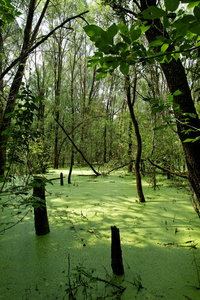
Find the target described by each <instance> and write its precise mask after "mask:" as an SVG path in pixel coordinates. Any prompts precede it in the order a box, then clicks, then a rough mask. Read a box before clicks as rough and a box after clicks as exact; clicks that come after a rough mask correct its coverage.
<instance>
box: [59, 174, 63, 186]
mask: <svg viewBox="0 0 200 300" xmlns="http://www.w3.org/2000/svg"><path fill="white" fill-rule="evenodd" d="M60 185H63V173H60Z"/></svg>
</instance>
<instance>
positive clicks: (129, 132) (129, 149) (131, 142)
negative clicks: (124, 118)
mask: <svg viewBox="0 0 200 300" xmlns="http://www.w3.org/2000/svg"><path fill="white" fill-rule="evenodd" d="M132 132H133V123H132V122H131V121H130V122H129V128H128V157H129V161H130V163H129V164H128V172H129V173H131V172H133V164H132V163H131V160H132V152H133V150H132V147H133V140H132V139H133V137H132Z"/></svg>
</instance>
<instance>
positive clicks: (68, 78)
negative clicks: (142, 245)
mask: <svg viewBox="0 0 200 300" xmlns="http://www.w3.org/2000/svg"><path fill="white" fill-rule="evenodd" d="M154 2H155V1H153V2H152V3H149V7H155V8H156V9H155V10H152V11H148V9H149V8H147V13H148V14H147V13H146V15H145V13H144V14H143V18H146V19H147V21H148V22H154V20H158V18H162V17H163V24H164V25H163V26H164V27H163V28H164V29H165V30H168V34H169V35H170V34H171V35H172V36H173V37H174V44H175V45H176V46H177V45H178V47H179V48H178V49H179V50H177V51H176V53H175V54H173V55H174V56H173V55H172V54H170V55H168V53H167V52H166V51H167V49H168V48H170V47H171V45H170V43H169V40H168V42H166V40H162V39H161V38H160V39H159V38H157V40H156V41H153V42H151V43H150V47H149V46H148V43H147V40H145V37H144V35H141V33H142V31H141V30H140V27H138V28H139V29H138V28H137V26H141V25H137V24H138V23H136V25H132V27H131V28H132V29H130V34H131V38H132V40H133V42H134V44H133V45H134V47H135V48H134V51H135V53H136V56H138V55H140V59H138V60H137V62H135V60H136V58H133V61H134V63H132V62H131V61H130V62H129V63H128V62H127V61H128V55H129V54H127V53H129V52H128V51H127V45H126V43H127V44H129V43H130V38H129V36H128V34H129V32H128V25H127V24H130V25H131V24H134V22H135V20H134V18H135V17H136V15H134V14H136V13H137V10H138V9H140V10H142V9H143V10H144V9H145V7H142V2H141V6H140V5H139V3H140V2H139V1H124V3H122V2H120V3H118V2H117V1H88V2H87V1H68V0H62V1H59V0H58V1H57V0H56V1H48V0H47V1H35V0H31V1H21V2H20V1H17V2H16V1H9V0H1V11H0V12H1V24H0V25H1V27H0V74H1V85H0V92H1V106H0V122H1V138H0V139H1V140H0V142H1V148H0V149H1V150H0V152H1V153H0V154H1V156H0V163H1V171H0V173H1V178H2V182H4V184H3V186H2V189H3V187H4V185H5V182H6V181H8V180H12V179H13V178H14V176H18V175H20V176H21V175H25V177H26V182H27V180H29V177H30V175H32V174H38V173H39V174H40V173H45V172H47V170H48V169H49V168H54V169H58V168H66V167H69V169H70V172H69V177H68V183H71V172H72V168H73V165H74V164H75V165H79V166H84V165H86V164H89V165H90V166H91V167H92V168H93V170H94V171H95V173H96V174H99V173H102V172H106V171H110V170H112V169H117V168H120V167H121V166H127V169H128V171H129V172H133V171H134V168H133V166H134V164H135V170H136V171H138V174H139V176H140V173H141V174H142V175H151V176H154V173H155V168H156V165H158V164H159V166H161V167H162V168H164V169H165V172H166V173H167V176H168V177H170V174H172V173H173V172H175V173H178V174H180V173H181V174H182V176H183V177H187V175H186V173H187V165H188V164H187V163H186V162H188V159H186V162H185V157H186V158H187V157H189V154H185V155H184V152H183V149H182V145H183V146H184V142H185V141H186V143H185V144H190V145H193V144H195V145H196V149H198V141H199V137H198V136H197V137H196V136H195V138H194V134H193V132H195V134H196V133H198V132H199V129H198V127H194V126H193V127H192V125H191V126H188V127H187V128H186V129H183V128H182V129H181V130H182V131H181V132H183V131H184V138H181V139H182V140H181V141H180V138H179V136H180V134H179V136H178V132H179V133H180V128H178V131H177V128H176V126H177V124H183V126H186V125H187V124H189V123H190V121H191V120H192V118H195V117H196V116H193V115H194V114H193V113H192V112H190V111H188V112H187V113H184V112H181V113H180V111H181V110H180V108H179V106H178V104H177V106H175V104H174V102H176V101H174V97H179V95H180V94H181V93H182V92H181V91H180V90H176V91H175V92H174V93H173V94H172V92H171V90H170V88H169V83H167V81H166V77H165V76H164V73H163V69H162V65H166V64H167V63H168V64H169V65H170V59H172V57H173V60H174V61H179V60H181V63H182V65H183V67H184V70H185V72H186V75H187V80H188V84H189V88H190V90H191V94H192V97H193V104H194V106H195V109H196V112H195V113H197V114H198V113H199V110H200V107H199V87H198V86H199V48H198V47H199V46H198V31H199V27H198V26H199V25H198V24H199V23H198V22H199V15H200V13H199V11H200V7H199V6H198V5H199V2H198V1H195V2H194V1H181V2H180V3H179V1H174V4H171V1H164V2H163V3H159V4H157V3H156V2H155V3H154ZM188 3H189V4H188ZM151 4H152V5H155V6H150V5H151ZM164 4H165V7H164ZM179 4H180V6H179ZM122 5H123V6H122ZM156 5H157V6H156ZM178 7H179V10H178V11H177V12H176V13H175V11H176V9H177V8H178ZM131 11H132V13H130V12H131ZM167 11H169V13H168V14H167V15H166V16H165V13H167ZM170 11H171V12H170ZM138 13H139V11H138ZM149 15H150V17H149ZM132 17H133V19H132ZM184 18H185V19H184ZM186 19H187V20H188V22H191V24H190V23H187V26H186V25H185V27H183V21H185V20H186ZM148 22H147V23H148ZM195 22H196V23H195ZM116 23H117V24H119V27H118V28H120V30H121V33H120V36H121V39H122V41H121V42H118V44H117V45H118V46H117V47H118V48H119V49H120V55H121V57H122V60H123V57H125V59H126V62H125V63H124V62H123V61H122V62H120V59H119V63H117V64H115V66H114V63H113V61H112V68H110V65H109V64H110V62H109V61H108V60H109V59H110V58H109V57H107V58H105V61H103V59H104V56H103V55H105V54H108V53H109V51H107V50H105V47H104V46H105V45H104V44H102V40H101V41H100V43H101V44H100V46H99V47H98V43H97V40H95V38H93V36H95V35H96V36H98V32H99V31H98V30H100V29H101V27H102V28H104V29H106V28H110V29H109V30H110V32H111V33H112V32H113V31H115V27H117V26H116ZM147 23H145V22H144V23H142V24H143V25H142V26H143V27H141V28H142V30H143V33H145V32H146V31H147V32H148V29H149V28H150V26H149V25H148V26H147ZM89 24H95V25H94V26H96V27H90V25H89ZM120 24H121V25H120ZM145 24H146V25H145ZM184 24H185V23H184ZM188 24H190V25H191V26H190V27H188V26H189V25H188ZM91 26H93V25H91ZM145 26H146V27H145ZM151 26H152V25H151ZM170 26H171V27H170ZM126 28H127V29H126ZM181 28H182V29H181ZM93 29H94V31H92V33H91V30H93ZM95 30H97V31H98V32H97V31H96V32H95ZM101 30H102V29H101ZM117 30H118V29H117ZM131 30H132V32H131ZM138 31H139V32H138ZM171 32H172V33H171ZM116 33H117V31H116V32H115V33H114V34H113V36H114V35H116ZM138 33H139V34H138ZM119 39H120V37H119V36H116V40H117V41H120V40H119ZM163 39H164V37H163ZM135 41H136V43H135ZM175 41H176V43H175ZM94 42H96V43H94ZM167 43H168V44H167ZM141 45H142V46H141ZM194 46H195V47H194ZM148 47H149V48H148ZM97 48H99V49H97ZM158 48H159V49H160V48H161V52H159V55H160V56H161V59H159V58H158V59H157V60H155V59H154V57H153V56H149V58H148V59H146V58H144V55H150V52H148V51H151V55H153V52H152V51H154V53H155V51H157V49H158ZM119 49H118V50H117V51H119ZM145 49H149V50H148V51H147V50H145ZM97 50H98V51H97ZM96 51H97V52H96ZM106 51H107V52H106ZM110 51H111V50H110ZM113 51H114V50H113ZM145 51H147V52H145ZM157 52H158V51H157ZM165 52H166V53H165ZM102 53H103V54H102ZM113 53H114V54H115V52H113ZM138 53H139V54H138ZM111 54H112V51H111ZM131 55H132V54H131ZM159 55H158V56H159ZM129 56H130V55H129ZM91 57H93V58H92V59H91ZM101 59H102V61H101ZM106 59H107V62H106ZM131 59H132V58H131ZM152 60H153V63H152ZM99 62H100V64H102V67H100V68H99V66H98V63H99ZM106 64H107V65H106ZM119 64H120V67H119V68H118V66H119ZM105 65H106V67H105ZM109 68H110V69H109ZM111 69H112V70H111ZM175 73H176V70H174V74H175ZM177 111H178V113H177ZM178 114H179V116H180V115H181V118H182V119H181V120H180V118H179V119H178V117H177V116H178ZM183 116H184V120H183ZM196 119H197V118H196ZM183 126H182V127H183ZM196 126H197V125H196ZM191 132H192V133H191ZM191 134H193V136H192V137H190V135H191ZM187 137H188V139H187V140H186V138H187ZM181 143H182V145H181ZM192 151H193V153H194V150H192ZM150 162H151V163H150ZM167 170H170V171H171V173H170V171H169V172H168V171H167ZM189 170H190V168H189ZM137 177H138V176H136V178H137ZM152 178H153V177H152ZM191 178H192V175H191V174H190V173H189V179H191ZM154 179H155V177H154ZM194 182H195V180H194ZM190 183H191V186H192V188H193V189H194V187H195V186H197V184H196V185H195V184H193V181H192V180H190ZM196 183H197V182H196ZM155 185H156V183H155ZM194 190H195V189H194ZM195 192H196V194H197V198H198V190H196V191H195ZM139 198H140V200H141V201H142V202H143V201H145V199H144V197H143V195H142V196H141V195H140V196H139ZM196 206H198V203H197V205H196ZM196 208H197V209H198V207H196Z"/></svg>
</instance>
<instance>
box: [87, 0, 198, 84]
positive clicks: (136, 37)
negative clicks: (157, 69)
mask: <svg viewBox="0 0 200 300" xmlns="http://www.w3.org/2000/svg"><path fill="white" fill-rule="evenodd" d="M180 2H182V3H189V2H190V3H189V4H188V8H193V14H186V13H185V10H183V9H179V10H178V11H177V9H178V7H179V4H180ZM164 4H165V9H162V8H160V7H157V6H150V7H148V8H147V9H146V10H144V11H143V12H142V13H139V14H138V16H137V17H138V20H137V22H135V23H134V24H132V25H131V26H128V25H125V24H118V25H116V24H115V23H114V24H112V25H111V26H110V27H109V28H108V29H107V30H104V29H103V28H101V27H99V26H97V25H93V24H92V25H86V26H85V27H84V30H85V32H86V34H87V35H88V36H89V38H90V40H91V41H92V42H94V43H95V46H96V48H97V49H98V51H97V52H95V53H94V55H93V57H92V58H90V59H89V66H94V65H97V64H100V66H101V67H100V68H99V69H98V70H97V71H98V73H99V75H97V78H96V79H100V78H103V77H106V76H107V74H108V73H112V72H113V71H114V70H115V69H116V68H118V67H119V69H120V71H121V72H122V73H123V74H124V75H127V74H128V73H129V68H130V66H131V65H135V64H136V63H142V64H143V65H145V64H146V63H150V64H152V63H154V62H155V60H157V61H158V62H160V63H164V62H170V61H171V60H172V59H173V58H174V59H176V60H177V59H178V58H179V56H180V53H182V54H183V53H184V54H185V55H188V53H190V50H191V49H192V47H194V43H195V49H196V48H197V47H199V46H200V42H199V38H198V35H199V34H200V1H196V2H194V1H179V0H176V1H169V0H165V1H164ZM158 18H159V19H162V24H163V29H164V30H165V31H166V34H163V35H160V36H158V37H157V38H156V39H155V40H154V41H153V42H151V43H150V44H149V46H148V48H147V47H145V46H144V40H143V39H142V35H143V34H144V33H145V32H146V31H147V30H148V29H149V28H150V26H152V25H148V23H149V22H148V21H149V20H154V19H158ZM155 49H156V55H155V54H154V50H155ZM158 49H159V50H158Z"/></svg>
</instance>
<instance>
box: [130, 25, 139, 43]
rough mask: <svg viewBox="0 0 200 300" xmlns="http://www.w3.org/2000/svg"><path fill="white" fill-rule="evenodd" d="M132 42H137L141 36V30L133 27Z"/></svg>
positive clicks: (131, 32) (131, 31)
mask: <svg viewBox="0 0 200 300" xmlns="http://www.w3.org/2000/svg"><path fill="white" fill-rule="evenodd" d="M130 35H131V41H132V42H134V41H136V40H137V39H138V38H139V37H140V36H141V30H140V29H135V28H133V26H132V27H131V29H130Z"/></svg>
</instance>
